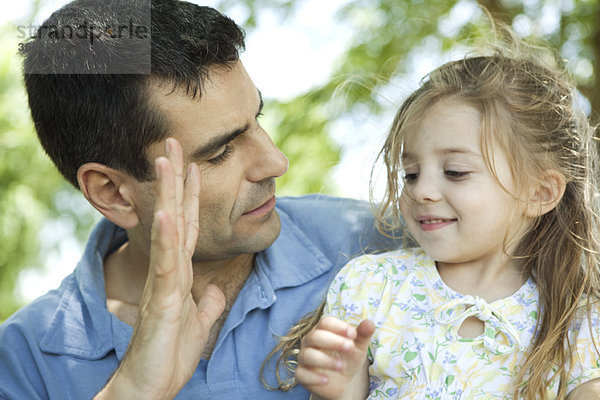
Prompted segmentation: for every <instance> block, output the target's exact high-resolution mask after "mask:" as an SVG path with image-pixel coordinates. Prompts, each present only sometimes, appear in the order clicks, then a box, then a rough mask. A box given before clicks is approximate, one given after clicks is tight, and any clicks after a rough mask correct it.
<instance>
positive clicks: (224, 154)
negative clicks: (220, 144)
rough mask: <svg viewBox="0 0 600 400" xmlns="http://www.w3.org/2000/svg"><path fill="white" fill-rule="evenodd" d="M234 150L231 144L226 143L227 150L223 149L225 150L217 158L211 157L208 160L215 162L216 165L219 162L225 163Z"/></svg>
mask: <svg viewBox="0 0 600 400" xmlns="http://www.w3.org/2000/svg"><path fill="white" fill-rule="evenodd" d="M232 152H233V147H231V145H229V144H227V145H225V150H223V152H222V153H221V154H219V155H218V156H216V157H215V158H211V159H210V160H208V162H209V163H211V164H214V165H219V164H221V163H223V162H224V161H225V160H227V158H228V157H229V156H230V155H231V153H232Z"/></svg>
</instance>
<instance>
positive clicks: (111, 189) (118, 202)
mask: <svg viewBox="0 0 600 400" xmlns="http://www.w3.org/2000/svg"><path fill="white" fill-rule="evenodd" d="M129 180H130V178H129V177H128V176H127V175H126V174H125V173H123V172H121V171H118V170H115V169H113V168H110V167H107V166H106V165H103V164H99V163H86V164H83V165H82V166H81V167H79V170H78V171H77V181H78V182H79V187H80V189H81V192H82V193H83V196H84V197H85V198H86V199H87V201H88V202H89V203H90V204H91V205H92V206H93V207H94V208H95V209H96V210H98V211H99V212H100V213H101V214H102V215H104V216H105V217H106V218H108V219H109V220H110V221H112V222H113V223H115V224H116V225H118V226H120V227H122V228H123V229H130V228H133V227H135V226H136V225H137V224H138V222H139V218H138V215H137V213H136V211H135V207H134V206H133V198H132V196H131V193H130V192H131V191H130V187H129V184H128V182H129Z"/></svg>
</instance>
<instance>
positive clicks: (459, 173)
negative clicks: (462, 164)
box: [444, 170, 469, 180]
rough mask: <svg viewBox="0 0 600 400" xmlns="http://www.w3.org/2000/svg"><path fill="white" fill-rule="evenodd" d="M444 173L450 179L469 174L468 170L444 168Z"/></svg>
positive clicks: (458, 178)
mask: <svg viewBox="0 0 600 400" xmlns="http://www.w3.org/2000/svg"><path fill="white" fill-rule="evenodd" d="M444 174H445V175H446V176H447V177H448V178H450V179H453V180H461V179H464V178H466V177H467V176H468V175H469V172H466V171H452V170H446V171H444Z"/></svg>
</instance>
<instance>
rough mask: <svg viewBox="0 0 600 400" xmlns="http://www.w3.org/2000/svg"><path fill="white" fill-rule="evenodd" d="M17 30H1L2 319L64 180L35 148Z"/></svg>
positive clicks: (31, 260)
mask: <svg viewBox="0 0 600 400" xmlns="http://www.w3.org/2000/svg"><path fill="white" fill-rule="evenodd" d="M12 29H13V28H11V27H9V26H5V27H4V28H2V30H0V32H1V33H0V37H1V38H2V39H1V41H0V52H1V53H2V54H3V57H1V58H0V110H2V113H0V320H2V319H4V318H6V317H7V316H8V315H10V313H11V312H13V311H14V310H15V309H16V308H17V307H18V304H17V303H16V301H15V300H14V298H13V296H12V294H13V288H14V283H15V281H16V278H17V276H18V273H19V271H20V270H22V269H23V268H25V267H28V266H31V265H34V264H35V263H36V262H37V260H38V254H37V249H38V247H39V243H38V235H37V233H38V231H39V230H40V228H41V225H42V223H43V221H44V219H45V218H47V217H49V216H51V214H52V212H51V210H50V209H49V205H50V204H51V203H52V196H53V194H54V192H55V191H56V188H57V187H59V186H60V178H59V176H58V174H57V173H56V172H55V171H54V168H53V167H52V166H51V164H50V163H49V160H48V159H47V157H46V156H45V155H44V154H43V152H42V151H41V149H40V147H39V145H37V142H36V139H35V134H34V131H33V127H32V124H31V122H30V118H29V114H28V111H27V102H26V98H25V95H24V92H23V88H22V83H21V79H20V78H19V69H20V68H19V63H18V60H17V58H16V57H15V55H14V54H15V53H16V48H17V47H16V39H13V38H14V36H15V34H14V31H13V30H12Z"/></svg>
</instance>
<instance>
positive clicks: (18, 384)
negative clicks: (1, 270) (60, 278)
mask: <svg viewBox="0 0 600 400" xmlns="http://www.w3.org/2000/svg"><path fill="white" fill-rule="evenodd" d="M66 283H67V282H66V280H65V281H64V282H63V285H64V284H66ZM61 288H63V286H61ZM61 288H59V289H56V290H52V291H50V292H48V293H46V294H45V295H43V296H41V297H39V298H37V299H36V300H34V301H33V302H31V303H30V304H28V305H26V306H25V307H23V308H21V309H20V310H18V311H17V312H15V313H14V314H13V315H11V316H10V317H9V318H8V319H7V320H6V321H4V322H3V323H2V324H1V325H0V388H1V389H2V390H0V398H2V396H3V394H2V393H5V394H4V395H5V396H7V398H37V397H38V396H39V395H40V393H41V392H38V390H42V389H41V388H43V387H44V383H43V381H44V378H43V376H42V373H41V372H40V369H39V365H38V363H39V360H40V359H41V357H42V354H43V351H42V342H43V340H44V338H45V337H46V334H47V333H48V332H49V331H50V330H51V329H52V322H53V320H54V316H55V315H56V313H57V311H58V310H59V308H60V304H61V298H62V290H61Z"/></svg>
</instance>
